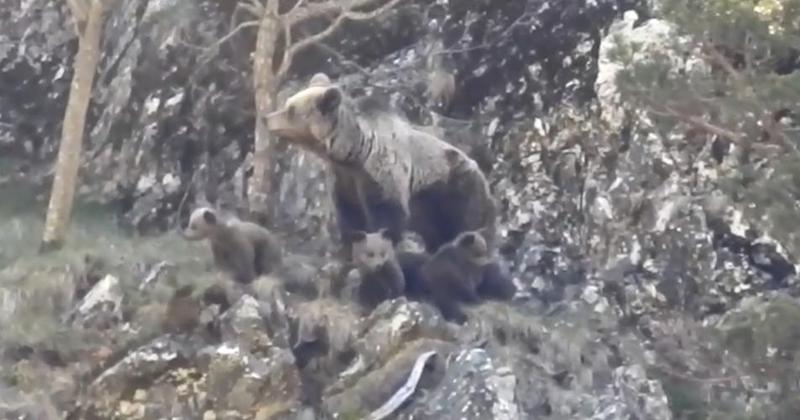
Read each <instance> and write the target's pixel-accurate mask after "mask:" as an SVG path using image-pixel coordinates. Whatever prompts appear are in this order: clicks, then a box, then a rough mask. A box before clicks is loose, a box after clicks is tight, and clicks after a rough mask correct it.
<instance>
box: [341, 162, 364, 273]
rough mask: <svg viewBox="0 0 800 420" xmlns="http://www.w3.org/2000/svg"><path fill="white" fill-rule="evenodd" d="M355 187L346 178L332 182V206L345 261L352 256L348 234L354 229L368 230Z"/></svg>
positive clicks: (362, 206)
mask: <svg viewBox="0 0 800 420" xmlns="http://www.w3.org/2000/svg"><path fill="white" fill-rule="evenodd" d="M356 188H357V187H356V185H355V184H354V183H348V180H346V179H340V178H339V177H337V178H336V181H335V182H334V188H333V206H334V208H335V210H336V222H337V224H338V226H339V235H340V236H341V240H342V244H343V250H342V252H343V253H344V255H343V257H344V259H345V261H350V259H351V256H352V255H351V254H352V244H351V243H350V240H349V238H350V236H351V235H352V234H353V233H354V232H356V231H367V230H368V229H367V228H368V220H367V211H366V209H365V208H364V205H363V203H362V200H360V199H359V193H358V191H357V190H355V189H356Z"/></svg>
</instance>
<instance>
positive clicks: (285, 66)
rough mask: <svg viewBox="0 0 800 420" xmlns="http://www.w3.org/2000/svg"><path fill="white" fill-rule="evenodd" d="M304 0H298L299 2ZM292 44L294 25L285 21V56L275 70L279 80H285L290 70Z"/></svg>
mask: <svg viewBox="0 0 800 420" xmlns="http://www.w3.org/2000/svg"><path fill="white" fill-rule="evenodd" d="M300 1H302V0H298V3H299V2H300ZM291 46H292V25H290V24H289V22H283V57H282V58H281V66H280V67H279V68H278V71H276V72H275V75H276V76H277V78H278V80H283V77H284V76H285V75H286V72H288V71H289V66H290V65H291V62H292V57H290V56H289V54H290V52H289V51H291Z"/></svg>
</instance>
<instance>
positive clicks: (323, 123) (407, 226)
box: [265, 73, 496, 256]
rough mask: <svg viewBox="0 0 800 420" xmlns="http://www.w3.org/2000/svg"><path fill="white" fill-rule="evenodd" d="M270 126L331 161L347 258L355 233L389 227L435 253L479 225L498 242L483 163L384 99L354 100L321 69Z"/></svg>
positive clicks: (394, 236)
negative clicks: (412, 235)
mask: <svg viewBox="0 0 800 420" xmlns="http://www.w3.org/2000/svg"><path fill="white" fill-rule="evenodd" d="M265 125H266V126H267V128H268V129H269V131H270V132H271V133H272V134H273V135H276V136H278V137H280V138H282V139H284V140H286V141H288V142H289V143H292V144H295V145H298V146H300V147H302V148H304V149H306V150H309V151H311V152H313V153H315V154H317V155H318V156H320V157H322V158H324V159H325V160H326V161H328V162H329V163H330V166H331V169H332V173H333V177H334V186H333V201H334V205H335V208H336V211H337V216H338V217H337V219H338V223H339V228H340V231H341V233H342V239H343V241H344V242H345V251H346V254H348V256H350V254H351V250H352V248H351V244H350V243H349V242H348V240H347V238H348V237H349V233H352V232H355V231H367V232H376V231H378V230H380V229H384V228H385V229H388V233H389V236H390V237H391V238H392V241H393V242H394V243H397V242H398V241H399V240H400V237H401V235H402V233H403V232H404V231H405V230H412V231H415V232H417V233H419V234H420V236H422V238H423V241H424V242H425V247H426V249H427V250H428V252H430V253H433V252H435V251H436V250H438V249H439V247H440V246H442V244H445V243H447V242H450V241H452V240H453V239H454V238H455V237H456V236H457V235H458V234H459V233H461V232H464V231H475V230H480V231H481V233H482V234H483V235H484V236H485V239H486V241H487V243H488V244H489V246H490V248H493V247H494V241H495V223H496V221H495V219H496V204H495V202H494V199H493V198H492V196H491V193H490V190H489V185H488V182H487V181H486V177H485V176H484V175H483V173H482V172H481V170H480V168H479V167H478V164H477V163H476V162H475V161H474V160H473V159H471V158H470V157H469V156H467V155H466V154H465V153H464V152H463V151H461V150H459V149H458V148H456V147H455V146H452V145H451V144H449V143H447V142H445V141H444V140H442V139H440V138H437V137H435V136H433V135H431V134H428V133H426V132H424V131H422V130H420V129H417V128H415V127H414V126H413V125H411V124H410V123H409V122H408V121H406V120H404V119H402V118H400V117H399V116H398V115H397V114H396V113H394V112H392V111H391V110H390V109H388V108H387V107H385V106H381V104H380V102H379V101H376V100H374V99H361V100H354V99H352V98H349V97H348V96H346V95H345V94H344V93H343V91H342V90H341V89H340V88H339V87H338V86H336V85H334V84H332V83H331V81H330V79H329V78H328V77H327V76H326V75H325V74H322V73H318V74H316V75H315V76H314V77H312V78H311V81H310V82H309V85H308V86H307V87H306V88H305V89H303V90H301V91H300V92H298V93H296V94H294V95H293V96H291V97H290V98H289V99H288V100H287V101H286V103H285V104H284V105H283V107H281V108H280V109H279V110H277V111H275V112H272V113H270V114H269V115H266V116H265Z"/></svg>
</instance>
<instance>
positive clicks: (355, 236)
mask: <svg viewBox="0 0 800 420" xmlns="http://www.w3.org/2000/svg"><path fill="white" fill-rule="evenodd" d="M342 236H344V239H345V240H347V241H350V242H353V243H355V242H361V241H363V240H365V239H367V232H364V231H362V230H356V231H353V232H347V233H345V234H343V235H342Z"/></svg>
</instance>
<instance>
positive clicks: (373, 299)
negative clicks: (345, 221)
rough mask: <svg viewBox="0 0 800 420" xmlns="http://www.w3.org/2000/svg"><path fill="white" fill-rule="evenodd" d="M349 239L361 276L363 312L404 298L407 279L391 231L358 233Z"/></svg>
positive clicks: (356, 266)
mask: <svg viewBox="0 0 800 420" xmlns="http://www.w3.org/2000/svg"><path fill="white" fill-rule="evenodd" d="M349 239H350V240H351V242H352V244H353V265H354V266H355V268H356V270H357V271H358V273H359V274H360V275H361V284H360V285H359V287H358V300H359V302H360V303H361V305H362V306H363V307H364V309H365V310H367V311H371V310H373V309H375V307H376V306H378V304H380V303H381V302H383V301H384V300H389V299H394V298H397V297H400V296H402V295H403V293H404V292H405V288H406V282H405V277H404V276H403V271H402V269H401V267H400V264H399V262H398V259H397V255H396V253H395V249H394V245H393V241H392V237H391V235H390V234H389V232H388V230H386V229H382V230H380V231H378V232H372V233H366V232H363V231H356V232H353V233H351V234H350V238H349Z"/></svg>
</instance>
